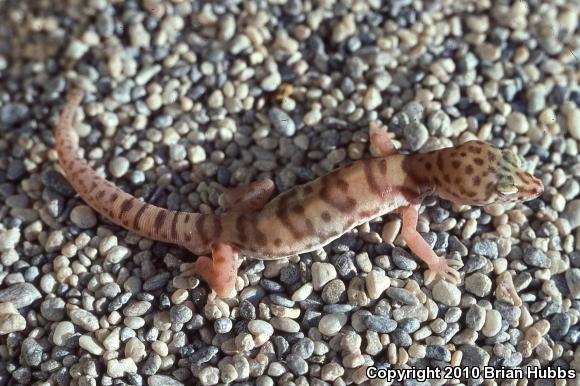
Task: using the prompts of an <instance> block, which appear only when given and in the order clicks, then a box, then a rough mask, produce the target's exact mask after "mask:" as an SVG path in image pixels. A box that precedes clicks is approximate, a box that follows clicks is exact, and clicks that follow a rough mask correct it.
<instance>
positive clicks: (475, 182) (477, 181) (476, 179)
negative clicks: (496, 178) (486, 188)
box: [473, 176, 481, 186]
mask: <svg viewBox="0 0 580 386" xmlns="http://www.w3.org/2000/svg"><path fill="white" fill-rule="evenodd" d="M473 185H474V186H479V185H481V177H479V176H475V177H473Z"/></svg>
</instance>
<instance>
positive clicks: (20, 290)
mask: <svg viewBox="0 0 580 386" xmlns="http://www.w3.org/2000/svg"><path fill="white" fill-rule="evenodd" d="M40 298H41V294H40V292H38V290H37V289H36V287H35V286H34V285H32V284H30V283H18V284H14V285H11V286H10V287H8V288H5V289H3V290H0V302H10V303H12V304H13V305H14V306H15V307H16V308H22V307H27V306H29V305H31V304H32V303H34V302H35V301H36V300H37V299H40Z"/></svg>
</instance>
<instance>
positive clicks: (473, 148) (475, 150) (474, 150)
mask: <svg viewBox="0 0 580 386" xmlns="http://www.w3.org/2000/svg"><path fill="white" fill-rule="evenodd" d="M468 149H469V151H470V152H472V153H476V154H480V153H481V148H480V147H479V146H477V145H470V146H469V147H468Z"/></svg>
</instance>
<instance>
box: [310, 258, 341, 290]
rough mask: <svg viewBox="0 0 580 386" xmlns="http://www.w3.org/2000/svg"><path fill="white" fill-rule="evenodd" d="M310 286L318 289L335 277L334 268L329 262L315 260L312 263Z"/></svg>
mask: <svg viewBox="0 0 580 386" xmlns="http://www.w3.org/2000/svg"><path fill="white" fill-rule="evenodd" d="M311 272H312V287H313V288H314V290H315V291H318V290H320V289H321V288H322V287H323V286H324V285H325V284H326V283H328V282H329V281H331V280H333V279H335V278H336V276H337V273H336V268H335V267H334V265H332V264H329V263H319V262H316V263H314V264H312V268H311Z"/></svg>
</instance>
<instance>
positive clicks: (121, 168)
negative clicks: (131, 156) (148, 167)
mask: <svg viewBox="0 0 580 386" xmlns="http://www.w3.org/2000/svg"><path fill="white" fill-rule="evenodd" d="M129 166H130V163H129V160H128V159H127V158H125V157H115V158H113V159H112V160H111V162H109V171H110V172H111V175H112V176H113V177H115V178H120V177H123V176H124V175H125V174H126V173H127V172H128V171H129Z"/></svg>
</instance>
